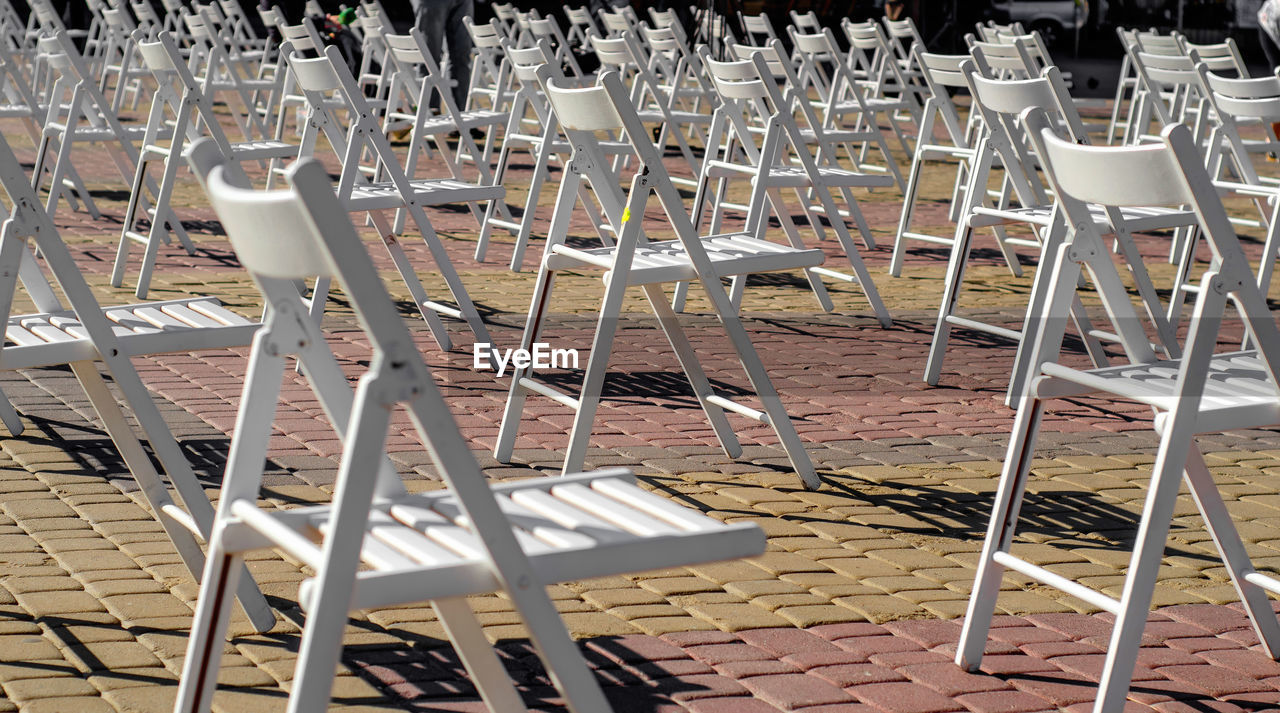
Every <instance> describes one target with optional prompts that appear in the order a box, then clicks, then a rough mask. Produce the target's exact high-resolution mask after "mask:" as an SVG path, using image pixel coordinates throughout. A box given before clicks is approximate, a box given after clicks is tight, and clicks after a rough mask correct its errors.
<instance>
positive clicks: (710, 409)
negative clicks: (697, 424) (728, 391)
mask: <svg viewBox="0 0 1280 713" xmlns="http://www.w3.org/2000/svg"><path fill="white" fill-rule="evenodd" d="M644 294H645V297H647V298H648V299H649V304H650V306H652V307H653V312H654V314H655V315H657V317H658V325H659V326H660V327H662V331H663V333H664V334H666V335H667V341H669V342H671V348H672V349H673V350H674V351H675V354H676V359H678V360H679V361H680V367H681V368H682V369H684V373H685V378H687V379H688V380H689V385H690V386H691V387H692V388H693V394H694V396H695V397H697V399H698V404H699V405H700V406H702V410H703V412H704V413H706V414H707V420H708V421H710V422H711V428H712V430H714V431H715V432H716V438H718V439H719V440H720V447H721V448H723V449H724V453H725V455H727V456H729V457H730V458H737V457H738V456H740V455H742V446H741V445H740V444H739V443H738V436H737V434H735V433H734V432H733V428H732V427H731V426H730V425H729V419H727V418H726V417H725V415H724V409H722V408H721V407H720V406H717V405H716V404H713V403H711V402H710V401H708V400H707V397H709V396H713V395H714V394H715V392H714V391H713V390H712V389H711V383H710V382H709V381H707V375H706V373H705V372H704V371H703V370H702V364H701V363H699V362H698V355H697V353H696V352H695V351H694V349H693V345H692V344H690V343H689V337H688V335H687V334H685V331H684V328H683V327H682V326H681V325H680V318H679V317H678V316H676V313H675V312H674V311H673V310H672V309H671V305H670V304H668V303H667V296H666V293H665V292H663V291H662V287H660V286H659V285H645V286H644Z"/></svg>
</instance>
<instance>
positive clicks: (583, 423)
mask: <svg viewBox="0 0 1280 713" xmlns="http://www.w3.org/2000/svg"><path fill="white" fill-rule="evenodd" d="M538 72H539V76H540V78H542V79H543V88H544V90H545V91H546V93H547V99H548V101H549V102H550V103H551V105H552V108H553V110H554V112H555V115H556V117H557V119H558V120H559V122H560V128H561V130H562V131H563V132H564V133H565V135H566V137H567V138H568V140H569V143H570V144H571V145H572V146H573V158H572V159H571V165H570V166H568V167H566V170H565V171H564V172H563V174H562V175H561V182H560V191H559V194H558V197H557V200H556V210H555V213H554V215H553V217H552V220H551V226H550V229H549V230H548V231H547V236H548V237H547V243H546V247H545V249H544V252H543V260H542V263H541V266H540V269H539V272H538V280H537V284H536V285H535V287H534V294H533V300H532V303H531V305H530V309H529V317H528V320H527V321H526V323H525V330H524V335H523V337H522V339H521V345H522V347H523V348H525V349H530V348H532V347H533V342H534V341H535V340H536V339H538V338H539V337H540V334H539V332H540V330H541V328H542V326H543V325H542V320H543V319H544V318H545V317H546V314H547V311H548V308H549V307H550V305H552V304H553V302H552V294H551V293H552V286H553V285H554V283H555V280H554V275H555V273H557V272H560V271H564V270H592V269H603V270H604V271H605V275H604V285H605V294H604V297H603V300H602V302H601V309H600V318H599V322H598V323H597V330H596V335H595V338H594V340H593V342H592V348H591V356H590V359H589V361H588V363H587V367H586V370H585V371H584V372H583V382H582V391H581V393H580V394H579V395H578V396H577V397H574V396H570V395H569V394H568V393H565V392H564V391H561V390H559V389H557V388H555V387H552V386H550V385H548V384H546V383H544V382H542V381H539V380H538V379H537V378H535V377H534V375H533V372H532V371H531V370H530V368H517V369H515V371H514V372H513V374H512V377H511V391H510V393H509V395H508V397H507V406H506V409H505V411H504V412H503V417H502V425H501V426H500V428H499V431H498V439H497V443H496V445H495V448H494V455H495V457H496V458H497V459H498V460H499V461H501V462H507V461H509V460H510V459H511V455H512V449H513V447H514V445H515V439H516V435H517V431H518V430H519V427H520V420H521V414H522V413H523V411H524V404H525V400H526V399H527V397H528V396H529V395H530V394H531V393H532V394H540V395H543V396H547V397H550V398H551V399H553V400H555V401H556V402H558V403H561V404H565V405H568V406H570V407H571V408H573V409H574V410H575V411H576V413H575V415H574V424H573V427H572V430H571V432H570V436H569V446H568V448H567V449H566V452H565V459H564V472H566V473H569V472H573V471H575V470H578V469H579V468H580V467H581V465H582V463H583V460H584V458H585V456H586V449H587V444H588V439H589V436H590V431H591V424H592V422H593V421H594V419H595V412H596V409H597V407H598V405H599V401H600V392H601V386H602V385H603V381H604V376H605V371H606V369H607V364H608V361H609V353H610V352H611V351H612V343H613V337H614V334H615V332H616V330H617V326H618V317H619V310H620V308H621V304H622V299H623V297H624V295H625V293H626V290H627V288H628V287H630V286H640V287H642V288H643V289H644V292H645V296H646V298H647V299H648V301H649V304H650V306H651V307H652V309H653V310H654V312H655V313H656V315H657V316H658V322H659V324H660V325H661V327H662V329H663V331H664V332H665V333H666V336H667V339H668V340H669V341H670V342H671V345H672V347H673V350H674V351H675V353H676V356H677V358H678V359H679V361H680V364H681V366H682V367H683V369H684V372H685V375H686V377H687V378H688V380H689V383H690V386H691V387H692V389H693V393H694V394H695V395H696V397H697V399H698V403H699V404H700V405H701V406H702V408H703V410H704V411H705V412H706V414H707V417H708V420H709V421H710V422H711V426H712V428H713V430H714V431H715V432H716V435H717V437H718V438H719V440H720V443H721V445H722V447H723V448H724V450H725V453H726V454H727V455H729V456H730V457H737V456H738V455H739V454H741V446H740V445H739V444H738V440H737V437H736V436H735V435H734V433H733V431H732V430H731V428H730V426H729V422H728V420H727V419H726V417H725V411H726V410H729V411H733V412H735V413H738V414H741V415H745V416H747V417H749V418H753V419H755V420H757V421H760V422H762V423H768V424H770V425H771V426H773V428H774V431H775V432H776V433H777V435H778V438H779V440H780V441H781V443H782V446H783V448H784V449H785V451H786V453H787V456H788V457H789V458H790V460H791V464H792V466H793V467H794V468H795V469H796V472H797V473H798V474H799V476H800V479H801V481H802V482H803V483H804V485H805V487H808V488H816V487H818V485H819V482H820V481H819V479H818V476H817V474H816V473H815V472H814V470H813V464H812V462H811V461H810V460H809V455H808V453H806V452H805V449H804V445H803V444H802V443H801V442H800V438H799V436H798V435H797V433H796V431H795V427H794V426H793V424H792V423H791V419H790V417H789V416H788V415H787V413H786V411H785V409H784V408H783V406H782V402H781V400H780V398H779V397H778V395H777V392H776V391H774V389H773V385H772V382H771V381H770V379H769V375H768V373H767V371H766V370H765V368H764V364H763V363H762V362H761V361H760V357H759V355H758V354H757V353H756V350H755V347H754V346H753V345H752V344H751V339H750V337H749V336H748V334H747V332H746V330H745V329H744V328H743V326H742V322H741V321H740V320H739V319H738V315H737V311H736V310H735V309H734V307H733V305H732V304H731V303H730V301H729V296H728V295H727V294H726V293H725V290H724V286H723V285H722V284H721V280H722V279H723V278H727V277H735V276H737V275H742V274H747V273H755V272H767V271H773V270H797V269H805V268H811V267H816V266H818V265H820V264H821V263H822V261H823V255H822V251H820V250H803V249H798V248H795V247H792V246H787V245H779V244H777V243H772V242H769V241H765V240H760V239H758V238H755V237H753V236H751V235H749V234H746V233H731V234H726V235H719V236H715V235H712V236H705V237H699V236H698V234H697V232H696V231H695V229H694V227H693V225H692V223H691V222H690V221H689V216H688V214H687V213H686V212H685V210H686V209H685V206H684V202H683V200H682V199H681V198H680V194H679V192H678V191H677V190H676V188H675V185H674V184H673V183H672V182H671V178H670V175H669V174H668V173H667V171H666V168H665V166H664V165H663V162H662V156H661V155H660V154H659V152H658V150H657V148H656V147H655V146H654V144H653V143H652V141H651V140H650V138H649V134H648V131H647V129H646V128H645V126H644V124H643V123H642V122H641V119H640V117H639V116H638V115H637V114H636V111H635V108H634V104H633V103H632V101H631V98H630V92H629V91H628V90H627V88H626V87H625V86H624V84H623V82H622V79H621V77H620V76H619V75H618V74H617V73H616V72H605V73H604V74H603V75H602V77H601V84H600V85H598V86H595V87H589V88H583V89H574V88H565V87H562V86H561V85H559V84H558V83H557V82H555V81H554V80H553V79H552V76H553V73H552V70H551V69H550V68H549V67H546V66H543V67H541V68H540V69H539V70H538ZM597 131H610V132H619V133H622V134H625V136H626V139H627V140H628V141H629V142H630V143H631V145H632V150H633V151H634V152H635V157H636V158H637V159H638V161H639V164H640V165H639V166H638V168H637V173H636V174H635V176H634V177H633V178H632V181H631V191H630V194H629V195H626V196H624V195H623V193H622V190H621V188H620V186H619V184H618V176H617V174H616V173H614V171H613V170H611V168H610V167H609V164H608V163H607V162H606V160H605V156H604V153H603V151H601V150H600V149H599V148H598V146H597V145H596V138H595V133H596V132H597ZM584 179H585V180H586V182H587V183H588V184H589V185H590V187H591V190H592V193H593V194H594V195H595V197H596V200H597V201H598V202H599V204H600V205H601V206H602V207H603V209H604V213H605V215H606V216H607V219H608V221H609V223H610V225H611V226H612V228H613V234H614V235H615V236H616V240H615V244H614V245H612V246H605V247H601V248H589V249H578V248H573V247H570V246H568V245H567V244H566V242H565V240H566V237H567V233H568V227H569V221H570V219H571V216H572V214H573V213H574V210H575V206H576V204H577V202H578V200H579V188H580V187H581V186H582V183H583V181H584ZM654 192H656V193H657V194H658V199H659V202H660V204H661V206H662V209H663V212H665V213H666V216H667V220H668V221H669V222H670V224H671V226H672V227H673V228H674V229H675V235H676V237H675V239H673V240H662V241H649V240H646V239H644V236H643V233H644V229H643V226H642V224H643V222H644V221H643V219H642V218H643V216H644V214H645V206H646V204H647V203H648V200H649V194H650V193H654ZM633 216H634V219H633ZM693 280H697V281H698V282H699V283H700V284H701V285H702V287H703V289H704V290H705V292H706V295H707V297H708V299H709V300H710V301H711V304H712V307H713V309H714V311H715V313H716V316H717V318H718V322H719V323H720V324H721V325H723V327H724V329H725V331H726V332H727V333H728V336H729V339H730V342H731V343H732V345H733V348H734V350H735V352H736V353H737V356H738V358H739V360H740V361H741V363H742V365H743V367H744V370H745V371H746V373H747V378H748V380H749V381H750V384H751V386H752V388H753V390H754V391H755V393H756V394H757V395H758V396H759V397H760V401H761V405H762V407H763V410H759V409H756V408H753V407H751V406H747V405H744V404H740V403H737V402H735V401H730V400H729V399H727V398H725V397H723V396H721V395H719V394H716V393H714V392H713V391H712V389H711V385H710V383H709V382H708V381H707V378H706V375H705V374H704V373H703V371H702V368H701V366H700V365H699V364H698V360H697V355H696V353H695V351H694V350H693V346H692V344H690V342H689V340H688V336H687V335H686V334H685V332H684V330H683V328H682V327H681V326H680V322H679V317H678V316H677V315H676V314H675V313H674V312H673V311H672V310H671V306H670V305H669V304H668V303H667V297H666V294H665V292H664V291H663V289H662V283H665V282H689V281H693ZM529 366H530V365H528V364H526V365H524V367H529Z"/></svg>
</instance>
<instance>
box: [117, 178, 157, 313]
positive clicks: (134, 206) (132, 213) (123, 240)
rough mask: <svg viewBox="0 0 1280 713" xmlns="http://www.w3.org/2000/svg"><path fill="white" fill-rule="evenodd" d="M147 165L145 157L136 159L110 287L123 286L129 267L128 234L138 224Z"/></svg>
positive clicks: (131, 239) (130, 240) (131, 240)
mask: <svg viewBox="0 0 1280 713" xmlns="http://www.w3.org/2000/svg"><path fill="white" fill-rule="evenodd" d="M148 163H149V162H148V161H147V160H146V157H145V156H140V157H139V158H138V167H137V169H136V171H135V173H134V177H133V188H132V189H131V190H130V191H129V206H128V207H127V208H126V209H125V211H124V227H123V228H122V229H121V231H120V245H118V246H117V247H116V261H115V264H114V265H112V267H111V286H112V287H120V286H121V285H123V284H124V273H125V270H126V269H127V268H128V265H129V248H130V247H132V246H131V245H130V243H132V242H133V238H131V237H129V233H131V232H133V227H134V225H136V224H137V222H138V217H137V216H138V205H139V201H140V199H141V197H142V184H143V181H142V177H143V176H144V175H146V172H147V164H148ZM144 298H145V294H144Z"/></svg>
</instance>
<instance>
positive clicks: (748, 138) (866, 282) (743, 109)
mask: <svg viewBox="0 0 1280 713" xmlns="http://www.w3.org/2000/svg"><path fill="white" fill-rule="evenodd" d="M773 48H774V50H775V51H780V50H781V48H782V43H780V42H777V41H775V42H774V44H773ZM699 49H700V51H701V52H702V63H703V65H704V66H706V68H707V71H708V72H709V73H710V75H711V79H712V82H713V84H714V86H715V88H716V91H717V92H718V93H719V95H720V98H721V105H720V106H719V107H718V108H717V109H716V113H715V118H714V120H713V123H712V126H711V143H710V147H709V150H708V153H707V158H706V160H705V161H704V163H703V169H702V177H701V180H700V181H699V186H698V194H697V197H695V199H694V218H695V220H694V224H695V226H697V225H700V224H701V220H700V219H701V217H702V205H703V203H704V201H703V198H704V197H705V196H706V195H707V193H708V192H709V191H710V190H711V183H712V181H713V180H715V181H716V183H717V186H716V188H715V190H714V194H715V198H714V199H713V206H714V211H713V215H712V219H711V221H710V230H711V233H712V234H718V233H720V232H721V229H722V226H721V217H722V216H723V213H724V211H723V206H724V203H725V199H724V194H725V190H726V187H727V184H728V181H729V179H731V178H739V179H746V180H749V181H750V183H751V197H750V199H749V203H748V205H747V217H746V222H747V224H746V229H745V231H744V232H746V233H747V234H748V235H751V236H752V237H755V238H759V239H763V238H765V233H766V232H767V229H768V208H767V207H766V200H767V201H768V203H769V204H770V205H771V206H772V207H773V211H774V213H775V214H776V215H777V217H778V220H779V222H780V223H781V224H782V227H783V230H784V232H785V233H786V235H787V241H788V244H790V245H791V246H792V247H795V248H798V249H803V248H804V243H803V242H802V241H801V240H800V236H799V234H798V233H797V231H796V227H795V224H794V223H793V222H792V221H791V216H790V215H789V210H788V208H787V207H786V206H785V203H784V201H783V199H782V191H783V189H793V190H795V192H796V194H797V196H798V197H799V198H800V201H801V205H802V206H807V205H808V204H809V203H810V202H813V201H814V199H816V202H817V204H818V205H819V206H820V207H821V208H822V211H823V213H825V214H826V215H828V216H831V226H832V229H833V231H834V232H835V234H836V238H837V239H838V241H839V242H840V246H841V247H842V248H843V249H844V251H845V254H846V255H847V256H848V259H849V264H850V267H851V268H852V269H853V273H852V274H849V273H842V272H838V271H835V270H831V269H827V268H824V267H814V268H810V269H809V270H807V271H806V276H807V277H808V279H809V283H810V285H811V287H812V288H813V291H814V294H815V295H816V296H817V298H818V302H819V304H820V305H821V306H822V308H823V309H824V310H828V311H830V310H831V309H833V305H832V303H831V300H830V298H829V297H828V296H827V293H826V289H825V288H824V287H823V285H822V282H821V277H822V276H826V277H831V278H834V279H839V280H844V281H847V282H854V283H857V284H858V286H859V287H861V288H862V291H863V294H864V295H865V296H866V298H867V301H868V302H869V303H870V304H871V306H872V309H873V310H874V312H875V314H876V316H877V318H878V319H879V320H880V324H881V326H884V327H888V326H890V319H889V313H888V311H887V310H886V309H885V307H884V304H883V303H882V302H881V300H880V294H879V292H878V291H877V290H876V286H875V284H874V283H873V282H872V280H871V274H870V273H869V272H868V271H867V269H866V266H865V265H864V264H863V262H862V257H861V255H860V254H859V252H858V247H857V245H855V244H854V242H853V238H851V237H850V236H849V231H848V229H847V228H846V227H845V224H844V220H843V219H842V218H841V217H840V212H839V210H838V209H837V208H836V205H835V199H834V198H833V197H832V190H833V189H839V188H846V189H847V188H854V187H857V188H867V187H873V186H880V187H885V186H891V185H893V182H892V179H891V178H890V177H888V176H885V175H867V174H863V173H858V172H855V171H850V170H848V169H846V168H844V167H842V166H840V165H839V163H838V162H836V161H835V160H834V156H835V146H834V143H833V142H831V141H830V140H828V139H826V137H825V136H824V134H823V131H822V126H821V124H819V123H818V122H817V119H816V117H814V116H813V113H812V110H811V109H810V110H808V111H807V112H805V111H802V113H803V114H804V115H805V116H806V120H807V121H811V122H812V124H811V125H810V130H811V131H813V132H814V133H815V135H816V137H817V139H818V141H819V142H820V143H819V147H818V149H819V150H818V155H819V158H818V159H816V160H815V158H814V156H813V154H812V153H810V143H809V142H808V141H807V140H806V139H805V137H804V135H803V134H802V133H801V129H800V126H799V125H798V124H797V122H796V120H795V118H794V115H793V111H794V110H795V108H796V107H797V106H799V107H804V102H803V100H802V99H800V98H798V97H797V96H796V91H795V89H793V88H790V87H788V88H787V90H786V94H785V95H784V94H783V92H782V91H780V90H779V88H778V87H777V86H776V85H775V84H774V82H773V77H772V73H771V71H770V69H769V66H768V63H767V61H766V60H765V58H764V56H763V54H762V53H759V52H757V53H755V54H754V56H752V58H751V59H749V60H743V61H738V62H716V61H715V60H713V59H712V58H711V54H710V51H709V50H708V49H707V48H706V47H701V48H699ZM784 69H786V70H787V71H790V68H789V67H784ZM760 128H763V129H764V131H763V135H762V136H760V138H759V141H757V139H756V136H755V135H754V134H756V133H757V130H758V129H760ZM734 147H739V148H740V151H741V153H740V154H739V153H738V152H737V151H735V150H734ZM849 206H850V210H851V212H853V214H854V216H855V217H856V219H857V223H858V227H859V229H860V230H862V231H864V233H869V232H870V230H869V228H868V226H867V225H866V221H865V220H863V218H862V213H861V212H860V211H859V210H858V208H857V203H856V202H852V203H850V204H849ZM805 213H806V215H808V216H809V220H810V221H811V223H812V224H813V225H814V227H815V228H817V223H816V221H815V220H814V217H813V212H812V211H811V210H806V211H805ZM745 282H746V279H745V276H740V277H738V278H735V280H734V282H733V291H732V293H731V295H730V296H731V298H732V301H733V303H734V304H735V306H736V305H737V304H738V303H739V300H740V298H741V294H742V288H743V285H744V283H745ZM679 308H680V305H679V304H677V309H679Z"/></svg>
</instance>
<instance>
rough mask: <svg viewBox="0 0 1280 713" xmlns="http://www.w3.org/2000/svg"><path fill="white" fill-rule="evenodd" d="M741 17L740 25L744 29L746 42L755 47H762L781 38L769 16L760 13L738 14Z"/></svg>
mask: <svg viewBox="0 0 1280 713" xmlns="http://www.w3.org/2000/svg"><path fill="white" fill-rule="evenodd" d="M740 17H741V18H742V27H743V29H744V30H745V31H746V34H745V35H744V36H743V38H742V39H743V40H745V41H746V42H747V43H748V44H752V45H755V46H757V47H764V46H766V45H768V44H770V43H772V42H773V41H774V40H778V39H782V38H780V37H778V33H777V32H775V31H774V29H773V21H772V20H770V19H769V16H768V15H766V14H764V13H761V14H759V15H740Z"/></svg>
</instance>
